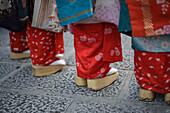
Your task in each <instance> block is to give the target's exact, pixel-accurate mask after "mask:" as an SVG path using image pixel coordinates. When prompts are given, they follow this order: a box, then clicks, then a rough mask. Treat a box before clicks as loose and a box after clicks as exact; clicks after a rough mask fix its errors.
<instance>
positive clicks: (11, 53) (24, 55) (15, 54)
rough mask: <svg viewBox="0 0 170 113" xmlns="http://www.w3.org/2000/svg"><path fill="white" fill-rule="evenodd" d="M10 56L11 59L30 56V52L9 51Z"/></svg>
mask: <svg viewBox="0 0 170 113" xmlns="http://www.w3.org/2000/svg"><path fill="white" fill-rule="evenodd" d="M10 58H11V59H24V58H30V54H28V53H15V52H12V51H11V52H10Z"/></svg>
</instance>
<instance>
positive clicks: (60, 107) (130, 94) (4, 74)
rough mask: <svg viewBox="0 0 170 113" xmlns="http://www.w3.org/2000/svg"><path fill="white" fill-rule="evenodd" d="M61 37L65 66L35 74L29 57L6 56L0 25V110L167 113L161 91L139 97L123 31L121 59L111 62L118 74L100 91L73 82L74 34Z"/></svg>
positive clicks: (6, 39) (20, 112)
mask: <svg viewBox="0 0 170 113" xmlns="http://www.w3.org/2000/svg"><path fill="white" fill-rule="evenodd" d="M64 40H65V52H66V53H65V57H64V58H65V60H66V62H67V66H66V67H64V68H63V69H62V70H61V71H60V72H58V73H55V74H52V75H49V76H46V77H35V76H33V74H32V68H31V63H30V61H31V60H30V59H23V60H11V59H10V58H9V53H10V47H9V36H8V31H7V30H4V29H2V28H0V113H1V112H2V113H10V112H12V113H25V112H28V113H53V112H54V113H63V112H64V113H170V106H168V105H167V104H165V102H164V101H163V95H161V94H157V97H156V99H155V100H154V101H153V102H143V101H140V100H139V99H138V90H139V86H138V85H137V83H136V81H135V77H134V76H133V50H132V49H131V45H130V44H131V40H130V37H126V36H124V35H122V45H123V52H124V53H123V55H124V61H123V62H118V63H114V64H111V66H112V67H116V68H118V69H119V73H120V76H119V77H118V78H117V80H116V81H115V82H114V83H113V84H111V85H110V86H108V87H106V88H104V89H102V90H100V91H90V90H89V89H88V88H87V87H77V86H76V85H75V84H74V75H76V67H75V56H74V48H73V36H72V35H71V34H70V33H65V34H64Z"/></svg>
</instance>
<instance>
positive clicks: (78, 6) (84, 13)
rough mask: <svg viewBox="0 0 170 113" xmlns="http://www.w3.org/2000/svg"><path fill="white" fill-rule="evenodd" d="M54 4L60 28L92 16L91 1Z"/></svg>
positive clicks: (69, 0)
mask: <svg viewBox="0 0 170 113" xmlns="http://www.w3.org/2000/svg"><path fill="white" fill-rule="evenodd" d="M56 3H57V9H58V16H59V20H60V24H61V25H62V26H63V25H68V24H70V23H74V22H76V21H79V20H82V19H85V18H88V17H91V16H92V15H93V8H92V7H93V6H92V1H91V0H56Z"/></svg>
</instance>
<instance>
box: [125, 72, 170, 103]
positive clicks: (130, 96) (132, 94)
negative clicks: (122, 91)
mask: <svg viewBox="0 0 170 113" xmlns="http://www.w3.org/2000/svg"><path fill="white" fill-rule="evenodd" d="M139 88H140V86H139V85H138V84H137V82H136V78H135V76H134V75H133V77H132V79H131V82H130V85H129V89H128V92H127V93H126V96H125V98H124V100H127V101H134V102H140V103H147V104H157V105H167V104H166V103H165V102H164V95H163V94H159V93H157V94H156V98H155V99H154V101H153V102H145V101H141V100H139V98H138V96H139Z"/></svg>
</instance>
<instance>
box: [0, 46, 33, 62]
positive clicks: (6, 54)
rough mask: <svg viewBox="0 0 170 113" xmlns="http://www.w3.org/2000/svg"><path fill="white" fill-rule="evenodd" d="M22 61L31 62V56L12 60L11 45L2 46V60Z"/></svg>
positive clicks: (0, 53)
mask: <svg viewBox="0 0 170 113" xmlns="http://www.w3.org/2000/svg"><path fill="white" fill-rule="evenodd" d="M2 61H3V62H21V63H31V58H27V59H19V60H11V59H10V47H0V62H2Z"/></svg>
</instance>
